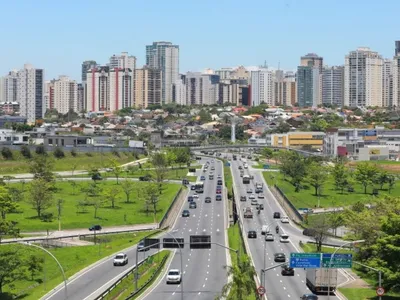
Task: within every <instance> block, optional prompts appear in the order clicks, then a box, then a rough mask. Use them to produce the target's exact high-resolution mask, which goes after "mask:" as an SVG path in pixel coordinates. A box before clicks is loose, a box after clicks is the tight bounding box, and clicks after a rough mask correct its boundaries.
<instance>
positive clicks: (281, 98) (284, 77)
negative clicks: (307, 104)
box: [274, 71, 297, 106]
mask: <svg viewBox="0 0 400 300" xmlns="http://www.w3.org/2000/svg"><path fill="white" fill-rule="evenodd" d="M274 96H275V101H274V102H275V105H285V106H294V104H295V103H296V102H297V83H296V75H295V74H294V73H293V72H286V73H284V72H282V71H277V72H276V74H275V79H274Z"/></svg>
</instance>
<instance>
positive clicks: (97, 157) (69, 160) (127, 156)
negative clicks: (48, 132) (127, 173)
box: [0, 151, 136, 175]
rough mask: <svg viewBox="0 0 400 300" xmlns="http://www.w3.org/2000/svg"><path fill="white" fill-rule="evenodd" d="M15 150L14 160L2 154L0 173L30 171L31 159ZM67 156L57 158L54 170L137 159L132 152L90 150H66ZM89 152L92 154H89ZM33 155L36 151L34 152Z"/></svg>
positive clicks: (84, 167)
mask: <svg viewBox="0 0 400 300" xmlns="http://www.w3.org/2000/svg"><path fill="white" fill-rule="evenodd" d="M12 152H13V160H5V159H4V158H3V157H2V156H1V155H0V174H2V175H6V174H7V175H12V174H21V173H29V160H28V159H26V158H24V157H23V156H22V155H21V153H20V152H19V151H12ZM64 153H65V157H64V158H61V159H55V163H54V171H70V170H73V169H74V168H75V170H88V169H90V168H91V167H95V168H106V167H108V166H109V165H110V161H111V160H116V161H118V163H120V164H125V163H128V162H131V161H134V160H136V159H135V157H134V156H133V155H132V153H129V152H120V153H119V156H120V157H118V156H116V155H114V154H113V153H111V152H110V153H102V152H101V153H97V152H89V153H82V152H78V153H77V156H75V157H74V156H72V155H71V153H70V152H68V151H65V152H64ZM88 154H89V155H90V156H88ZM32 155H34V153H33V152H32ZM48 155H49V156H51V157H54V156H53V155H52V153H50V152H49V153H48Z"/></svg>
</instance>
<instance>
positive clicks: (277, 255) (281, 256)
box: [274, 253, 286, 262]
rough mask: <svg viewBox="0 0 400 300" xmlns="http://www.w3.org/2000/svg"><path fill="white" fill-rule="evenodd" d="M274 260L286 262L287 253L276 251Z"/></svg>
mask: <svg viewBox="0 0 400 300" xmlns="http://www.w3.org/2000/svg"><path fill="white" fill-rule="evenodd" d="M274 262H286V255H285V253H275V254H274Z"/></svg>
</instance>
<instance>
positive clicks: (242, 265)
mask: <svg viewBox="0 0 400 300" xmlns="http://www.w3.org/2000/svg"><path fill="white" fill-rule="evenodd" d="M224 268H225V269H227V274H228V277H229V276H232V280H231V281H230V282H228V283H227V284H225V285H224V286H223V288H222V291H221V295H220V296H218V297H216V298H215V299H216V300H220V299H231V300H233V299H234V300H245V299H247V296H248V295H250V294H252V293H253V292H254V291H255V288H256V287H255V283H254V276H255V275H256V271H255V269H254V267H253V265H252V264H251V262H250V259H249V257H248V256H247V255H243V256H241V258H240V261H239V264H236V263H235V264H233V265H232V266H225V267H224Z"/></svg>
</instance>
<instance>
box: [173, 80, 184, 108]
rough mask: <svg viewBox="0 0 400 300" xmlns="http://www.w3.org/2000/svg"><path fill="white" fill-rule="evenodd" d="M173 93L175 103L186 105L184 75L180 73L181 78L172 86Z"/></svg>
mask: <svg viewBox="0 0 400 300" xmlns="http://www.w3.org/2000/svg"><path fill="white" fill-rule="evenodd" d="M173 95H174V101H175V103H176V104H179V105H187V98H186V76H185V75H182V76H181V78H180V79H178V80H177V81H176V82H175V84H174V87H173Z"/></svg>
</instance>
